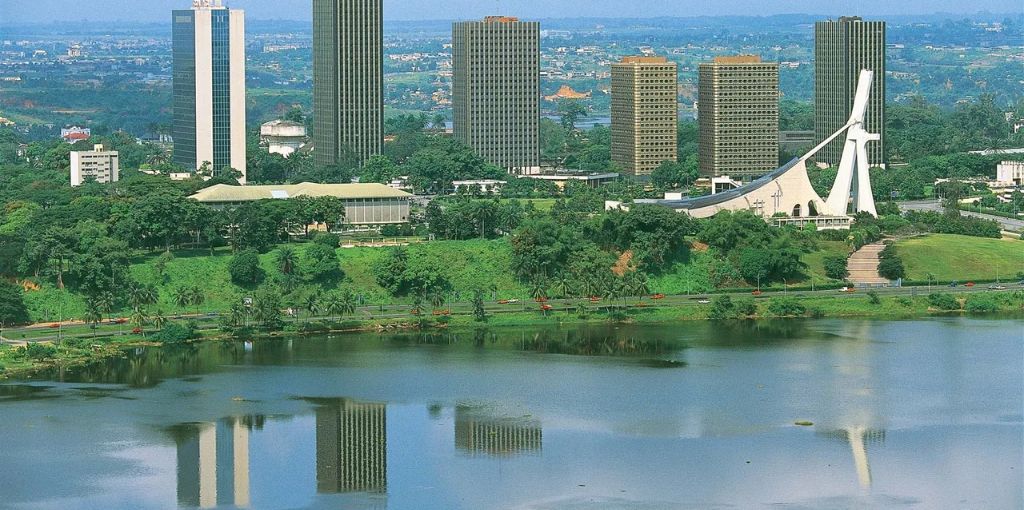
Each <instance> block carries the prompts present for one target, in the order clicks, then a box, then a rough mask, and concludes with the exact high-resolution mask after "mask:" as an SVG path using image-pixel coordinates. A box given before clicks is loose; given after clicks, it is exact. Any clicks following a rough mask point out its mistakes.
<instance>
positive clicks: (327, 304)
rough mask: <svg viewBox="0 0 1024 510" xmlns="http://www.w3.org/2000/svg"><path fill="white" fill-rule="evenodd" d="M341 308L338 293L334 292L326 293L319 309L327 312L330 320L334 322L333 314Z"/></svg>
mask: <svg viewBox="0 0 1024 510" xmlns="http://www.w3.org/2000/svg"><path fill="white" fill-rule="evenodd" d="M341 308H342V304H341V299H339V298H338V295H337V294H334V293H331V294H327V295H326V296H324V298H323V300H322V301H321V302H320V309H321V310H323V311H324V312H327V315H328V316H329V317H330V319H331V322H334V315H335V314H336V313H338V311H339V310H341Z"/></svg>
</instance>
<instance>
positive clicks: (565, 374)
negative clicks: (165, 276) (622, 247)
mask: <svg viewBox="0 0 1024 510" xmlns="http://www.w3.org/2000/svg"><path fill="white" fill-rule="evenodd" d="M960 322H962V324H961V323H960ZM686 326H687V327H685V328H681V327H679V326H678V325H674V326H670V327H669V326H666V327H648V326H645V327H639V326H628V325H627V326H618V327H605V328H578V329H577V328H567V329H558V328H551V329H545V330H528V331H525V332H524V331H522V330H501V329H497V330H492V331H490V332H487V333H484V334H482V335H481V334H478V333H476V332H472V331H469V332H452V333H440V334H436V335H420V334H409V335H401V334H395V335H392V334H389V335H375V334H370V335H356V336H344V337H335V338H323V337H312V338H296V339H295V340H294V341H289V340H288V339H268V340H262V339H259V340H256V341H254V342H252V343H250V344H249V345H246V344H244V343H242V342H237V343H230V342H225V343H208V344H202V345H197V346H193V347H189V348H185V349H177V350H175V349H169V350H158V349H144V350H140V351H139V352H133V353H129V355H128V356H126V358H125V359H123V360H115V361H112V362H111V363H109V364H108V366H105V367H95V368H93V369H90V370H88V371H83V372H82V373H81V374H80V376H81V378H82V379H83V380H86V381H88V383H86V384H80V383H79V384H75V383H71V384H56V383H45V386H44V385H43V384H44V383H39V385H34V386H25V385H21V386H17V385H11V386H3V385H0V413H2V415H0V418H2V425H3V426H2V427H0V429H2V430H3V431H4V433H3V434H2V435H0V480H4V482H3V484H2V485H3V488H2V489H0V494H2V501H3V503H0V506H3V507H7V506H9V507H11V508H60V507H73V508H107V509H121V508H125V509H132V510H137V509H140V508H146V509H148V508H167V507H168V506H173V504H174V502H175V501H177V503H178V504H179V505H181V506H187V507H202V508H207V507H214V506H217V507H246V506H248V507H252V508H357V507H358V508H392V509H406V508H416V509H421V508H422V509H435V508H436V509H445V510H448V509H474V510H489V509H496V508H510V507H511V508H535V509H540V508H597V507H601V505H604V507H606V508H678V507H683V508H726V507H732V508H757V507H764V506H781V507H786V508H892V507H899V506H900V505H903V506H909V505H917V506H920V507H922V508H946V507H954V506H961V507H970V508H1024V506H1022V499H1021V494H1022V493H1024V492H1022V491H1021V487H1022V480H1021V478H1020V469H1022V466H1021V464H1020V460H1019V459H1020V458H1021V457H1020V452H1022V451H1024V447H1022V441H1021V437H1024V436H1021V434H1020V432H1021V422H1022V416H1021V415H1020V408H1021V394H1020V390H1019V388H1020V387H1022V382H1021V372H1020V366H1019V360H1020V359H1021V356H1022V355H1024V354H1022V348H1024V346H1022V344H1021V342H1020V324H1019V323H1011V322H1006V321H1004V322H1001V323H996V324H995V326H992V327H987V328H985V326H986V323H984V322H979V321H959V322H958V321H917V322H914V321H906V322H877V323H876V322H871V321H821V322H817V323H807V322H801V321H783V322H777V323H771V324H765V323H760V325H755V324H753V323H751V324H747V323H736V324H730V325H718V326H715V327H714V328H713V329H709V328H712V327H711V326H709V325H705V324H703V323H700V324H693V325H686ZM979 328H985V333H984V334H983V335H982V334H979V333H978V330H979ZM546 352H557V353H559V355H557V356H548V355H543V354H538V353H546ZM570 353H592V355H594V356H592V357H581V356H570V355H566V354H570ZM675 360H685V362H684V361H675ZM675 367H678V368H675ZM71 377H78V376H76V375H74V374H70V375H69V376H68V378H71ZM118 381H120V382H122V384H123V385H124V386H105V385H104V384H101V383H102V382H118ZM161 381H162V384H159V385H158V384H156V383H157V382H161ZM133 386H134V388H133ZM339 395H346V396H349V397H350V398H334V397H336V396H339ZM183 396H184V397H183ZM297 396H303V397H307V396H311V397H316V398H297ZM41 397H49V399H54V398H60V399H61V400H59V401H56V402H54V401H53V400H41V399H40V398H41ZM129 399H131V400H129ZM222 416H233V417H229V418H225V419H218V418H220V417H222ZM263 416H266V422H265V423H264V418H263ZM278 417H281V419H280V420H278V419H277V418H278ZM798 420H799V421H803V420H806V421H808V422H813V424H814V425H813V428H812V427H808V428H804V427H798V426H795V425H794V422H796V421H798ZM179 422H180V423H181V425H176V426H173V427H171V428H167V425H168V424H173V423H179ZM44 448H45V454H43V455H40V452H41V451H44V450H43V449H44ZM977 473H985V476H984V477H979V476H977ZM667 502H671V503H667Z"/></svg>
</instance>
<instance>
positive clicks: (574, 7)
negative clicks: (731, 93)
mask: <svg viewBox="0 0 1024 510" xmlns="http://www.w3.org/2000/svg"><path fill="white" fill-rule="evenodd" d="M225 2H226V3H227V4H228V5H229V6H231V7H235V8H241V9H245V10H246V11H247V17H248V18H250V19H296V20H305V19H309V17H310V10H311V0H225ZM854 3H855V4H856V7H853V6H852V5H851V4H854ZM189 5H191V2H190V1H189V0H0V22H5V21H6V22H23V21H34V22H35V21H68V20H80V19H90V20H118V19H121V20H131V21H164V20H166V19H167V17H168V11H170V10H171V9H175V8H187V7H188V6H189ZM384 8H385V17H386V18H387V19H390V20H417V19H419V20H422V19H430V20H446V19H452V18H455V17H457V18H461V19H467V18H477V17H480V16H484V15H487V14H495V13H498V14H510V15H517V16H520V17H524V18H573V17H581V16H587V17H656V16H701V15H755V16H761V15H772V14H790V13H807V14H822V15H841V14H855V15H862V16H883V15H887V14H933V13H937V12H949V13H957V14H961V13H975V12H979V11H990V12H997V13H1016V12H1021V11H1022V9H1024V8H1022V3H1021V0H971V1H964V0H895V1H894V0H857V1H856V2H850V1H849V0H846V1H838V0H700V1H693V0H384Z"/></svg>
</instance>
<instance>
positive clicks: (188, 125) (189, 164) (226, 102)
mask: <svg viewBox="0 0 1024 510" xmlns="http://www.w3.org/2000/svg"><path fill="white" fill-rule="evenodd" d="M172 25H173V28H172V44H173V66H174V69H173V77H174V83H173V98H174V108H173V126H172V134H173V136H174V156H173V160H174V163H175V164H177V165H180V166H182V167H185V168H187V169H190V170H194V169H198V168H200V167H202V166H203V165H204V164H209V166H210V168H211V170H212V171H214V172H219V171H222V170H223V169H224V168H233V169H235V170H238V171H240V172H242V175H243V180H244V175H245V45H244V43H245V40H244V39H245V14H244V12H243V11H238V10H228V9H227V8H225V7H224V6H223V5H221V3H220V0H213V1H212V2H211V1H210V0H197V1H196V2H193V7H192V9H191V10H176V11H173V16H172Z"/></svg>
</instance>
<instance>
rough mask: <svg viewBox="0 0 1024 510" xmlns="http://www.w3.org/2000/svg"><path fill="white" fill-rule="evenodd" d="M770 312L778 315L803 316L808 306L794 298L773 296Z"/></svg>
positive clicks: (769, 306)
mask: <svg viewBox="0 0 1024 510" xmlns="http://www.w3.org/2000/svg"><path fill="white" fill-rule="evenodd" d="M768 312H769V313H771V314H772V315H774V316H776V317H802V316H804V315H806V314H807V307H805V306H804V305H803V304H801V303H800V302H799V301H797V300H795V299H793V298H773V299H772V300H771V302H770V303H768Z"/></svg>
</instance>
